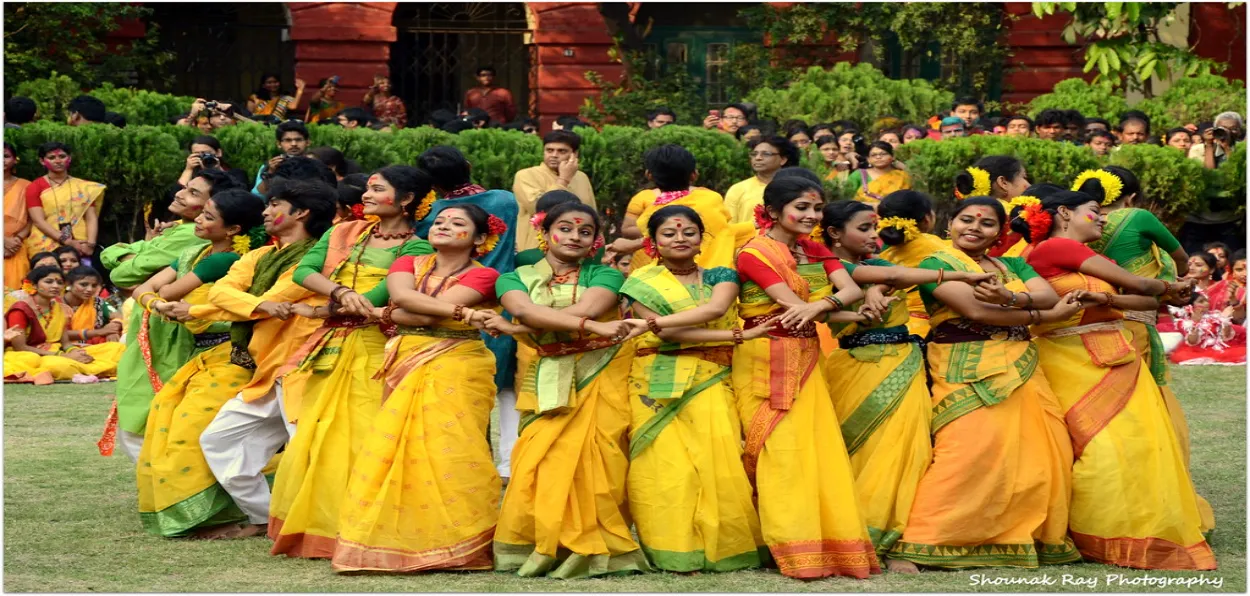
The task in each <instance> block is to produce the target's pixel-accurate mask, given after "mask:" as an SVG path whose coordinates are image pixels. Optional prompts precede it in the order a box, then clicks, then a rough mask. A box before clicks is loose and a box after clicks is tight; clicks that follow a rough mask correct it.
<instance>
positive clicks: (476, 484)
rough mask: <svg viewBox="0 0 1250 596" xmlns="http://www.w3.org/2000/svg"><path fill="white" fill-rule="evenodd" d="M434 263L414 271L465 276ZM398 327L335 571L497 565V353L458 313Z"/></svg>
mask: <svg viewBox="0 0 1250 596" xmlns="http://www.w3.org/2000/svg"><path fill="white" fill-rule="evenodd" d="M434 264H435V259H434V257H432V256H426V257H418V258H417V259H416V263H415V272H416V278H417V279H418V280H421V279H426V280H427V282H428V283H427V286H429V287H431V288H440V287H444V286H445V287H447V288H450V287H454V286H455V285H457V284H458V283H459V280H458V279H457V278H455V277H452V278H446V279H445V278H441V277H438V276H433V275H429V274H430V273H431V271H432V269H433V267H434ZM477 270H482V271H486V272H489V273H490V278H489V280H488V283H489V284H490V285H491V286H492V287H491V288H490V289H489V290H488V291H487V296H488V297H489V298H492V299H493V296H491V292H493V280H494V277H496V274H495V273H494V271H493V270H489V269H484V268H482V267H478V268H477ZM445 282H446V283H445ZM397 332H398V335H397V336H395V337H392V338H391V339H390V340H389V341H388V342H387V344H386V356H385V359H386V360H385V364H384V365H383V367H382V369H381V370H380V371H379V372H378V374H377V376H376V378H377V379H380V380H382V382H383V383H384V385H385V387H384V389H383V391H384V395H385V397H384V399H383V402H382V407H381V408H380V409H379V410H378V411H377V413H376V414H375V415H374V416H373V418H372V426H371V427H370V429H369V432H368V434H367V435H365V437H364V439H363V446H362V448H361V452H360V456H359V457H357V458H356V461H355V463H354V464H353V466H352V470H351V476H350V478H349V479H348V483H347V491H346V492H345V493H344V496H343V498H342V504H341V505H340V513H339V535H338V540H337V544H336V545H335V547H334V557H333V566H334V570H335V571H341V572H347V571H390V572H414V571H431V570H437V569H454V570H470V569H490V568H491V566H492V561H491V539H492V538H493V536H494V534H495V523H496V521H497V520H498V518H499V491H500V486H501V483H500V480H499V476H498V474H497V473H496V472H495V466H494V464H493V462H492V459H491V449H490V437H489V435H488V434H487V425H488V423H489V421H490V411H491V407H492V406H493V405H494V396H495V382H494V371H495V357H494V355H492V354H491V353H490V350H487V349H486V345H485V344H484V343H483V342H482V339H481V336H480V335H479V333H478V332H477V330H475V329H473V328H472V327H470V326H467V325H465V324H463V323H459V322H456V321H452V320H450V319H447V320H442V321H439V322H438V323H437V324H436V325H434V326H431V327H422V328H410V327H401V328H399V329H398V330H397Z"/></svg>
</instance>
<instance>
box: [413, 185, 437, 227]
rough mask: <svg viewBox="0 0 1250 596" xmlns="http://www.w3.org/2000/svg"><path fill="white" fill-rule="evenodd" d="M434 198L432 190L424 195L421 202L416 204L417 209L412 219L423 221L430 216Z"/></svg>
mask: <svg viewBox="0 0 1250 596" xmlns="http://www.w3.org/2000/svg"><path fill="white" fill-rule="evenodd" d="M436 198H437V196H436V195H435V194H434V191H433V190H431V191H430V192H428V193H426V195H425V196H424V197H422V198H421V202H420V203H417V209H416V211H415V212H414V213H413V218H414V219H415V220H417V221H421V220H423V219H425V216H427V215H429V214H430V208H431V207H433V206H434V200H435V199H436Z"/></svg>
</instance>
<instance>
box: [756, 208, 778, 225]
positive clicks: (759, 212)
mask: <svg viewBox="0 0 1250 596" xmlns="http://www.w3.org/2000/svg"><path fill="white" fill-rule="evenodd" d="M774 223H777V222H775V221H773V218H772V217H770V216H769V215H768V210H767V209H765V208H764V206H763V205H756V207H755V227H756V228H759V231H761V232H767V231H768V230H769V228H772V227H773V224H774Z"/></svg>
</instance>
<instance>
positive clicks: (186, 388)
mask: <svg viewBox="0 0 1250 596" xmlns="http://www.w3.org/2000/svg"><path fill="white" fill-rule="evenodd" d="M264 210H265V202H264V201H262V200H261V199H260V198H259V197H257V196H256V195H253V194H251V193H249V192H246V191H243V190H228V191H224V192H219V193H217V194H215V195H213V198H212V199H209V201H208V203H206V204H205V206H204V209H203V211H201V212H200V215H199V216H198V217H196V220H195V227H196V230H195V231H196V236H198V237H200V238H205V239H208V240H209V241H210V244H209V245H208V246H204V247H199V246H196V247H193V248H189V249H187V250H186V251H185V252H184V255H183V257H182V258H180V259H179V262H178V263H177V265H179V268H180V269H181V270H182V271H184V273H183V274H182V275H181V276H180V275H179V274H178V272H177V271H176V270H174V269H173V268H172V267H170V268H167V269H165V270H162V271H161V272H159V273H157V274H156V275H155V276H153V279H151V280H149V281H147V282H144V283H143V285H141V286H140V289H141V290H142V293H137V294H135V296H136V298H135V302H136V306H137V307H138V308H141V309H142V310H144V311H147V312H146V313H143V314H144V315H146V314H147V313H151V315H148V316H156V317H172V318H174V319H176V320H184V319H187V317H188V315H189V313H190V309H191V306H192V305H193V304H194V305H205V306H207V307H208V308H214V307H213V306H212V304H211V303H209V302H208V291H209V289H210V288H211V287H212V286H213V284H214V282H216V280H218V279H221V278H222V277H224V276H225V275H226V272H227V271H229V270H230V266H231V265H233V264H234V263H235V262H236V261H238V260H239V257H240V255H239V254H238V253H237V252H235V251H236V250H241V251H242V252H247V250H248V249H249V248H251V242H250V241H248V235H246V233H245V232H246V231H248V230H252V229H253V228H256V227H257V226H260V225H261V224H262V223H263V219H262V215H261V213H262V212H263V211H264ZM262 229H263V228H262ZM257 236H259V238H258V239H257V240H258V242H257V244H260V243H261V242H263V240H260V238H265V237H267V234H265V235H262V234H258V235H257ZM236 238H242V239H243V242H242V243H240V245H239V246H237V247H236V246H235V242H234V240H235V239H236ZM153 288H159V292H160V293H157V291H154V290H153ZM141 316H143V315H141ZM141 320H142V321H143V324H142V327H141V329H137V330H134V331H133V332H136V333H139V334H140V335H139V341H138V343H137V346H136V349H137V350H139V352H140V355H141V356H143V358H142V359H141V360H142V364H143V366H142V368H141V369H140V370H132V371H131V372H132V374H140V373H141V374H145V375H146V376H147V377H148V378H150V379H151V380H152V387H153V389H155V390H156V394H155V395H154V396H153V397H152V398H151V402H150V406H149V409H148V412H147V413H146V415H145V416H142V417H140V416H138V415H137V414H136V413H135V412H134V410H135V409H137V407H138V406H139V405H141V404H137V403H133V402H135V401H141V399H140V400H136V399H134V397H131V398H130V399H129V400H126V401H127V402H129V403H127V404H126V405H127V408H126V423H127V424H126V425H125V427H124V428H126V429H129V428H133V426H134V425H135V423H136V421H138V422H142V423H143V424H144V427H143V429H142V431H143V432H142V435H141V436H140V437H139V440H141V441H143V443H142V448H141V449H140V450H139V458H138V465H137V467H136V469H135V479H136V482H137V483H138V486H139V519H140V521H142V522H143V529H144V530H146V531H147V532H148V533H149V534H153V535H156V536H164V537H166V538H173V537H178V536H185V535H188V534H191V533H195V532H207V531H209V530H211V529H213V528H215V527H217V526H220V525H222V524H229V523H233V522H239V521H243V520H245V519H247V516H246V515H244V514H243V512H242V511H240V510H239V508H238V507H237V506H236V505H235V503H234V500H233V499H231V498H230V495H229V494H228V493H227V492H226V490H225V489H224V488H222V487H221V485H219V484H218V483H217V478H216V477H215V476H214V475H213V471H212V470H211V469H210V468H209V467H208V462H207V461H206V460H205V459H204V454H203V451H202V450H201V449H200V435H201V434H202V433H203V432H204V429H205V428H207V427H208V425H209V423H211V422H212V421H213V418H214V417H216V416H217V413H218V411H220V410H221V407H222V405H223V404H225V403H226V402H227V401H228V400H229V399H230V398H231V397H234V395H235V394H236V393H238V391H239V390H240V388H241V387H242V386H244V385H246V384H247V383H248V381H251V380H252V371H251V370H248V369H246V368H243V367H241V366H237V365H235V364H232V363H231V362H230V349H231V343H230V323H228V322H224V321H207V320H201V319H189V320H186V321H185V323H184V325H185V326H186V330H187V331H189V332H191V333H192V334H194V346H195V351H194V352H193V355H192V357H191V358H190V360H188V361H187V362H186V364H184V365H183V366H182V367H180V368H179V369H178V371H177V372H176V373H174V375H173V376H171V377H169V379H168V381H166V382H162V381H161V379H160V377H159V376H158V375H157V374H156V372H155V370H154V369H153V368H152V353H151V350H152V344H151V337H150V336H147V335H146V334H147V332H148V330H149V327H150V322H149V320H148V318H147V317H146V316H145V317H144V318H142V319H141ZM119 414H120V411H119Z"/></svg>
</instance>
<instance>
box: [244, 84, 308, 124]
mask: <svg viewBox="0 0 1250 596" xmlns="http://www.w3.org/2000/svg"><path fill="white" fill-rule="evenodd" d="M303 97H304V79H295V97H291V96H290V95H288V94H287V93H286V90H285V89H283V88H282V79H280V78H279V77H278V75H276V74H272V73H265V74H263V75H261V76H260V87H259V88H257V89H256V93H253V94H252V95H251V96H250V97H248V98H247V111H249V112H251V113H252V115H253V116H256V117H257V118H262V117H268V118H271V119H273V120H278V121H281V120H286V116H287V113H288V112H290V111H291V110H294V109H295V106H298V105H299V102H300V99H301V98H303Z"/></svg>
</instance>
